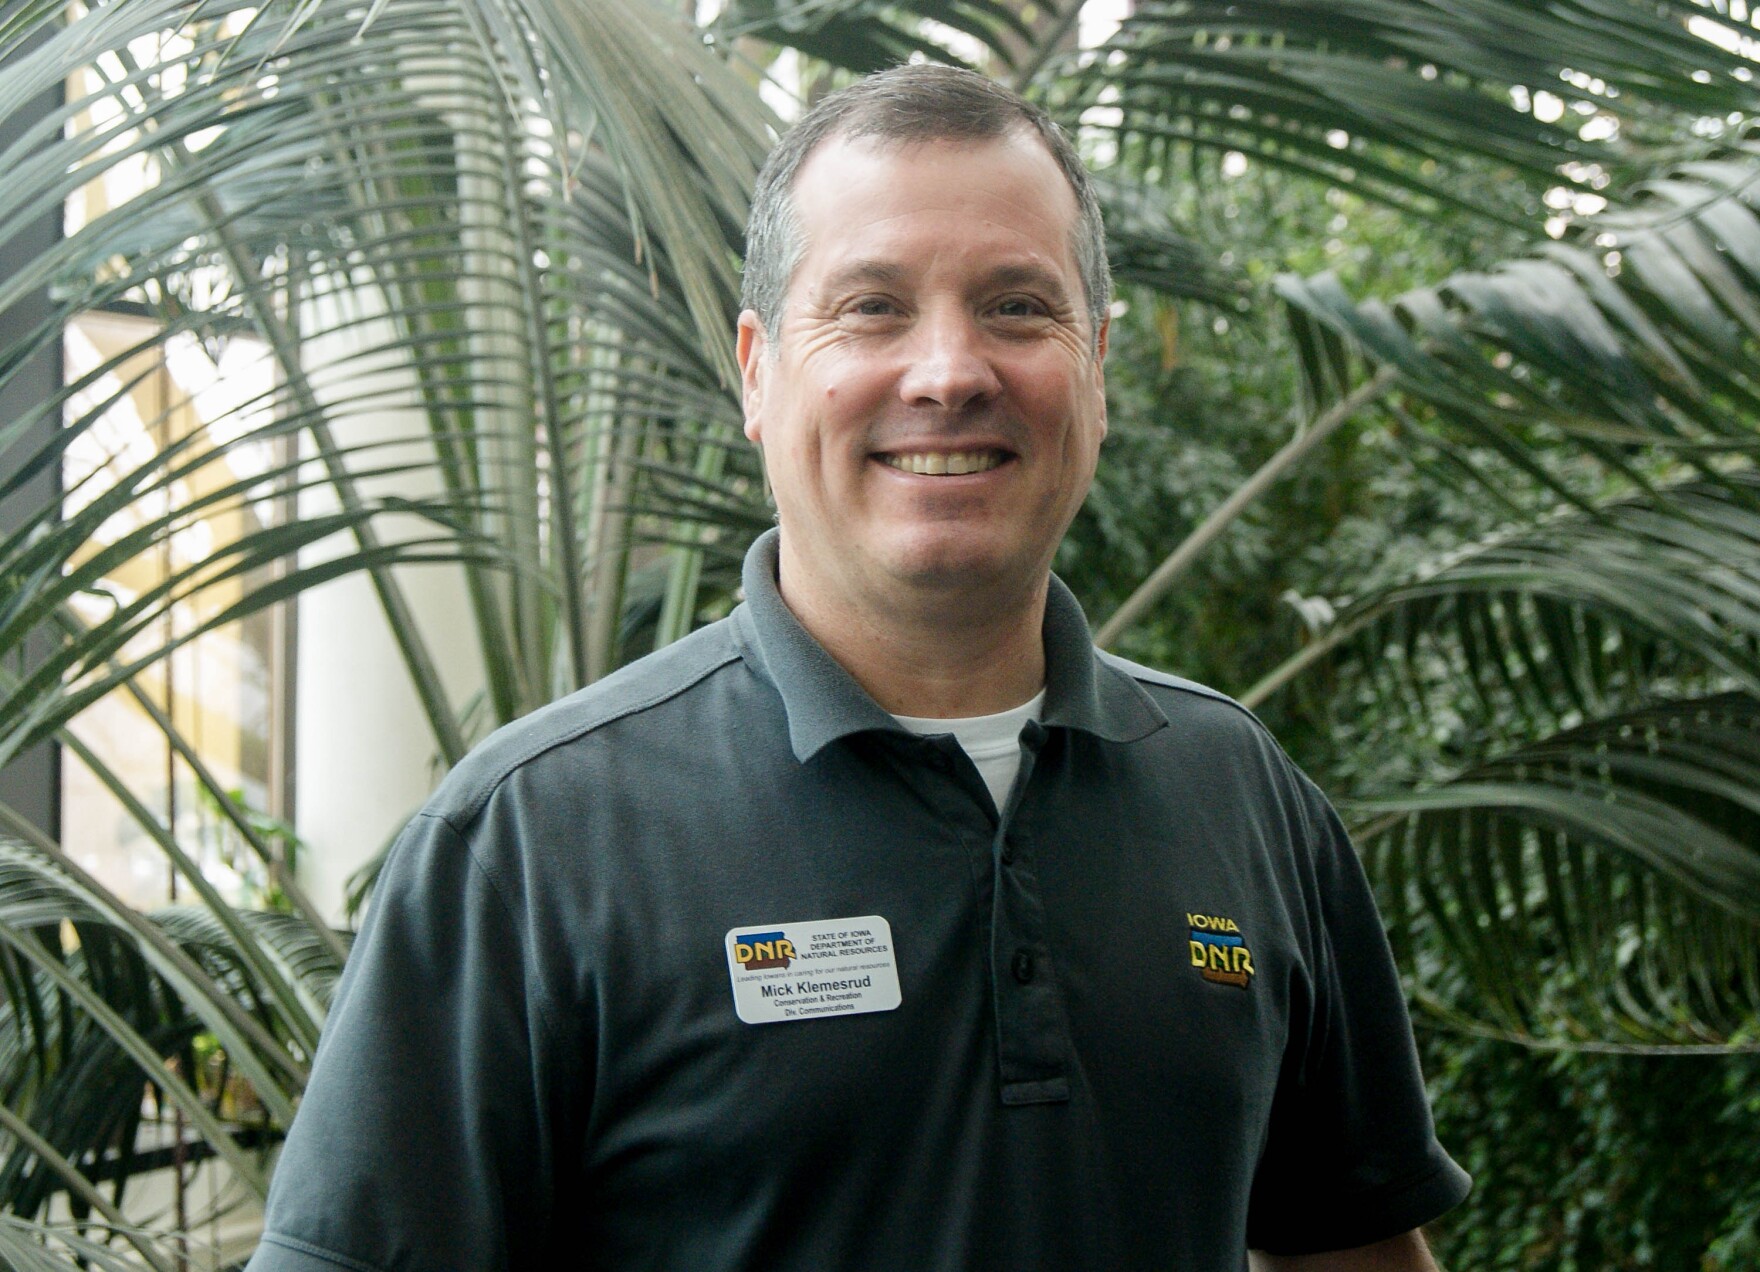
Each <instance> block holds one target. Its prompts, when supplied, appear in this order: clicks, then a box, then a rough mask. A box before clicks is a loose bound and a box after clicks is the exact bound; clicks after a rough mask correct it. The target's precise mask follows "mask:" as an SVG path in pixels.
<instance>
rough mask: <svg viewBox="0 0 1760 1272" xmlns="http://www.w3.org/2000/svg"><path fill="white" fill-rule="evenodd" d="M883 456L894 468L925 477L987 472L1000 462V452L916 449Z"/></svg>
mask: <svg viewBox="0 0 1760 1272" xmlns="http://www.w3.org/2000/svg"><path fill="white" fill-rule="evenodd" d="M883 458H884V459H885V460H886V462H887V463H888V464H891V465H892V466H893V467H894V468H897V469H900V470H902V471H904V472H907V473H916V474H918V475H920V476H927V477H941V476H948V477H958V476H962V475H964V474H966V473H982V472H988V471H989V470H990V469H992V468H994V467H996V465H998V464H1000V463H1001V462H1002V452H1001V451H994V450H983V451H916V452H913V453H911V454H909V455H886V456H883Z"/></svg>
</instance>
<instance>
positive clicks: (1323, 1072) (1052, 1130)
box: [251, 67, 1467, 1272]
mask: <svg viewBox="0 0 1760 1272" xmlns="http://www.w3.org/2000/svg"><path fill="white" fill-rule="evenodd" d="M1102 244H1103V240H1102V238H1101V230H1100V223H1099V214H1098V211H1097V209H1096V208H1095V205H1094V202H1093V196H1092V194H1091V193H1090V192H1089V189H1088V185H1087V178H1086V176H1085V175H1084V173H1083V171H1082V168H1081V165H1080V163H1079V161H1078V160H1077V159H1076V157H1075V155H1074V154H1073V152H1072V151H1071V150H1070V148H1069V145H1068V143H1067V141H1066V140H1065V139H1064V138H1063V136H1062V135H1061V134H1060V133H1059V132H1057V130H1056V129H1055V127H1054V126H1053V125H1051V124H1050V123H1049V121H1048V120H1046V119H1045V118H1044V116H1043V115H1042V114H1040V113H1039V112H1038V111H1037V110H1035V109H1034V108H1032V107H1031V106H1029V105H1027V104H1026V103H1024V102H1023V101H1021V100H1020V99H1019V98H1017V97H1015V96H1014V95H1013V94H1011V93H1008V92H1007V91H1006V90H1003V89H1000V88H998V87H996V86H994V85H991V84H989V83H988V82H986V81H984V80H983V79H981V78H980V77H978V76H975V75H971V74H967V73H964V72H958V71H951V70H946V69H942V68H933V67H905V68H900V69H898V70H895V71H892V72H888V73H886V74H883V75H880V76H876V77H873V78H870V79H868V80H865V81H863V82H862V83H860V84H858V85H857V86H855V87H854V88H852V89H849V90H846V91H845V92H844V93H841V94H838V95H836V96H833V97H831V98H828V99H827V100H826V101H825V102H824V103H823V104H821V105H820V106H819V107H817V108H816V109H815V110H814V111H813V112H812V113H811V114H810V115H809V116H808V117H807V118H806V119H805V120H803V121H802V123H801V124H800V125H799V127H798V128H797V129H796V130H795V131H793V132H792V133H790V135H789V136H788V137H787V138H786V139H785V140H784V141H783V143H782V144H781V146H779V147H778V149H777V151H776V153H775V155H773V156H772V158H771V160H770V163H769V164H768V165H767V167H766V170H765V174H764V176H763V177H762V178H761V179H760V182H759V190H758V194H757V197H756V200H755V205H754V210H753V217H752V228H751V233H750V237H749V251H748V261H747V280H746V292H747V300H748V304H749V308H747V310H746V311H745V312H744V313H743V314H742V315H741V317H740V322H739V362H740V366H741V368H742V370H743V373H744V380H743V393H744V402H745V412H746V431H747V435H748V436H749V437H750V438H751V439H752V440H753V441H754V442H756V443H758V444H759V445H760V446H762V447H763V451H764V456H765V462H766V464H767V467H768V471H769V474H770V479H771V482H772V484H773V487H774V490H775V495H776V503H777V508H778V519H779V523H780V532H779V533H778V532H777V531H772V532H771V533H769V534H767V535H766V536H764V537H763V538H762V539H760V540H759V541H758V543H757V544H756V545H755V546H754V548H753V549H752V551H751V554H750V555H749V557H748V559H747V563H746V572H745V589H746V602H745V604H744V605H743V606H742V607H741V608H740V609H739V610H738V611H737V612H736V613H735V615H734V616H733V617H732V618H730V619H728V620H727V621H725V622H723V623H719V624H716V625H715V626H713V627H711V628H708V629H706V630H704V631H702V632H699V633H697V634H696V635H694V636H692V637H691V638H689V639H687V640H685V641H682V642H680V643H679V644H677V645H675V646H673V647H671V648H670V649H668V650H666V651H664V652H662V653H660V654H657V655H655V656H653V657H651V658H648V659H645V660H643V661H642V662H641V663H638V664H636V665H635V666H633V667H630V668H628V669H626V670H624V671H623V672H620V673H619V674H617V675H615V676H613V677H610V678H609V679H607V680H606V681H604V682H602V683H600V684H599V685H596V686H594V687H592V688H590V689H588V690H586V691H584V692H582V693H579V694H576V695H574V696H573V697H571V698H569V699H566V700H565V701H563V702H561V703H558V704H556V705H555V706H553V707H551V708H549V709H547V710H545V711H542V712H539V713H537V714H536V715H534V716H533V717H531V718H529V719H527V720H525V721H521V722H520V723H518V724H516V725H514V726H512V727H510V728H508V729H506V730H503V731H502V732H501V733H499V734H498V735H497V736H496V737H495V738H494V739H493V740H491V741H490V742H489V743H487V744H486V745H485V746H483V747H482V748H480V749H479V750H478V751H477V752H475V753H474V754H473V755H472V756H471V757H470V758H468V759H467V760H466V761H465V762H464V763H463V764H462V765H460V766H459V768H458V770H457V771H455V772H454V773H453V774H452V776H451V777H450V778H449V779H448V780H447V782H446V783H445V785H444V786H443V787H442V788H441V790H440V792H439V793H438V794H437V795H436V796H435V797H434V800H433V801H432V803H431V804H430V805H429V807H428V808H427V809H426V810H425V811H424V812H423V813H422V814H421V815H419V816H418V817H417V818H416V819H415V822H414V823H413V824H412V825H411V827H410V828H409V830H408V831H407V832H406V833H405V835H404V837H403V838H402V840H401V841H400V843H399V845H398V847H397V849H396V850H395V852H394V854H393V856H392V858H391V859H390V861H389V863H388V865H387V868H386V872H385V874H384V876H383V878H382V880H381V882H380V884H379V889H378V893H377V897H376V900H375V902H374V908H373V913H372V916H371V918H370V919H369V921H368V924H367V927H366V930H365V931H364V932H363V933H362V936H361V941H360V946H359V948H358V949H357V951H356V954H355V957H354V959H353V960H352V961H351V964H350V967H349V970H348V974H347V976H346V977H345V980H344V983H343V985H342V987H341V989H340V991H339V993H338V997H337V1002H336V1005H335V1008H334V1010H333V1012H332V1015H331V1019H330V1022H329V1025H328V1028H327V1031H326V1034H325V1041H324V1046H323V1048H322V1050H321V1051H320V1053H319V1057H318V1063H317V1068H316V1071H315V1073H314V1075H313V1081H312V1085H311V1088H310V1091H309V1092H308V1094H307V1096H306V1098H305V1103H304V1106H303V1107H302V1109H301V1112H300V1116H299V1119H298V1120H297V1122H296V1123H295V1125H294V1127H293V1131H292V1135H291V1137H290V1139H289V1140H288V1143H287V1146H286V1150H285V1152H284V1155H283V1157H282V1160H281V1164H280V1168H279V1171H278V1173H277V1177H276V1191H275V1195H274V1197H273V1198H272V1202H271V1206H270V1210H269V1215H268V1223H267V1229H268V1230H267V1233H266V1235H265V1238H264V1245H263V1247H262V1249H261V1250H260V1251H259V1253H258V1255H257V1257H256V1259H255V1260H253V1262H252V1264H251V1267H252V1268H253V1269H256V1270H257V1272H333V1270H334V1269H339V1268H347V1269H355V1270H357V1272H375V1270H378V1272H392V1269H399V1270H401V1269H442V1268H459V1269H490V1268H540V1267H541V1268H550V1267H582V1266H585V1267H594V1268H606V1269H636V1268H641V1269H648V1268H656V1269H689V1270H691V1272H697V1270H701V1269H707V1270H710V1272H717V1270H720V1269H747V1268H751V1269H764V1270H765V1272H785V1270H798V1272H834V1270H837V1269H852V1270H856V1269H861V1270H873V1272H913V1270H919V1269H920V1270H932V1269H967V1268H971V1269H980V1268H982V1269H1007V1270H1008V1272H1031V1270H1035V1269H1054V1268H1055V1269H1064V1268H1069V1267H1088V1268H1098V1269H1108V1270H1111V1269H1145V1270H1147V1269H1175V1270H1179V1272H1239V1270H1240V1269H1242V1268H1244V1267H1245V1266H1246V1265H1247V1261H1248V1255H1247V1250H1248V1247H1249V1245H1251V1246H1254V1247H1257V1248H1260V1249H1262V1250H1263V1251H1265V1252H1266V1253H1265V1254H1264V1255H1263V1256H1255V1263H1256V1265H1257V1266H1260V1267H1265V1268H1273V1269H1305V1270H1308V1272H1317V1270H1332V1269H1398V1270H1402V1272H1410V1270H1414V1269H1425V1268H1431V1267H1433V1264H1432V1263H1431V1262H1430V1260H1429V1257H1428V1255H1427V1254H1426V1253H1425V1252H1424V1247H1423V1243H1422V1241H1421V1239H1420V1238H1419V1237H1418V1236H1417V1235H1416V1232H1415V1229H1416V1228H1417V1227H1418V1225H1420V1224H1422V1223H1424V1222H1427V1221H1428V1220H1430V1219H1431V1218H1433V1217H1434V1216H1435V1215H1437V1214H1439V1213H1440V1212H1442V1211H1443V1210H1445V1209H1447V1208H1448V1207H1449V1206H1452V1205H1453V1204H1455V1203H1456V1202H1457V1201H1459V1200H1460V1198H1461V1197H1462V1196H1463V1195H1464V1193H1465V1191H1466V1187H1467V1181H1466V1177H1465V1175H1464V1174H1462V1173H1461V1171H1460V1170H1459V1168H1458V1167H1456V1166H1455V1165H1454V1163H1452V1162H1451V1161H1450V1160H1449V1159H1448V1157H1447V1156H1446V1155H1445V1154H1444V1153H1443V1151H1442V1150H1441V1148H1440V1147H1438V1145H1437V1144H1436V1142H1435V1139H1434V1137H1433V1134H1432V1131H1431V1124H1430V1119H1429V1115H1428V1112H1427V1110H1426V1108H1425V1104H1424V1097H1423V1090H1422V1087H1421V1085H1420V1083H1419V1079H1418V1073H1417V1067H1416V1062H1415V1059H1414V1053H1413V1048H1412V1043H1411V1035H1410V1030H1409V1026H1408V1024H1407V1021H1406V1017H1405V1012H1404V1006H1403V1001H1402V999H1401V995H1400V990H1399V986H1398V982H1397V980H1396V978H1395V976H1394V973H1393V970H1392V968H1391V966H1390V963H1389V959H1388V954H1387V947H1386V943H1385V940H1384V939H1383V936H1382V933H1381V930H1380V927H1379V923H1378V920H1377V919H1376V916H1375V913H1374V910H1373V907H1372V905H1371V902H1370V900H1369V897H1368V894H1367V890H1366V888H1365V885H1364V881H1363V877H1362V874H1361V871H1360V869H1359V868H1358V865H1357V863H1356V859H1355V856H1354V854H1353V852H1352V850H1351V848H1350V846H1349V844H1348V843H1347V842H1346V840H1345V837H1344V834H1343V831H1342V830H1341V828H1340V827H1339V824H1338V821H1337V818H1336V817H1335V816H1334V815H1333V813H1332V812H1331V810H1330V809H1329V808H1328V807H1327V805H1326V803H1325V801H1324V800H1323V799H1322V798H1321V797H1320V795H1319V794H1318V793H1317V792H1316V791H1315V790H1314V788H1313V787H1312V786H1311V785H1310V784H1309V783H1308V782H1307V781H1306V780H1305V779H1304V778H1303V777H1302V776H1301V775H1300V774H1299V773H1298V772H1297V771H1296V770H1295V769H1294V767H1293V766H1292V765H1291V764H1290V762H1289V761H1288V760H1287V758H1286V757H1285V756H1284V755H1283V753H1282V752H1281V751H1280V750H1278V748H1277V746H1276V744H1275V743H1274V742H1272V741H1271V739H1270V738H1269V737H1267V736H1266V735H1265V733H1264V732H1263V730H1262V729H1261V728H1260V727H1259V726H1258V724H1257V723H1256V722H1255V721H1254V720H1253V719H1252V718H1251V717H1250V716H1249V715H1248V714H1247V713H1245V712H1244V711H1242V710H1241V709H1240V708H1238V707H1236V706H1234V705H1233V704H1232V703H1230V702H1228V701H1227V700H1226V699H1223V698H1222V697H1220V696H1219V695H1216V694H1213V693H1211V692H1210V691H1208V690H1205V689H1202V688H1200V687H1198V686H1195V685H1191V684H1188V683H1186V682H1183V681H1180V680H1177V679H1174V678H1172V677H1168V676H1163V675H1160V674H1159V673H1156V672H1152V671H1148V670H1146V669H1143V668H1140V667H1136V666H1133V665H1131V664H1129V663H1125V662H1123V661H1121V660H1118V659H1114V658H1110V657H1106V656H1101V655H1098V654H1097V653H1096V652H1095V650H1094V648H1093V646H1092V644H1091V642H1090V640H1089V638H1088V632H1087V627H1086V623H1085V621H1084V619H1083V617H1082V614H1081V612H1080V610H1079V609H1078V608H1077V606H1076V604H1075V601H1074V600H1073V598H1072V597H1071V596H1070V595H1069V593H1068V592H1067V591H1066V590H1065V589H1064V588H1063V587H1062V585H1061V584H1059V583H1057V582H1056V581H1055V580H1053V579H1052V578H1051V576H1050V564H1051V559H1052V554H1053V552H1054V550H1055V549H1056V546H1057V543H1058V541H1059V539H1060V538H1061V537H1062V535H1063V533H1064V531H1065V529H1066V528H1067V527H1068V525H1069V522H1070V519H1071V518H1072V517H1073V516H1074V514H1075V511H1076V508H1077V507H1078V505H1079V504H1080V503H1081V500H1082V498H1083V496H1084V494H1085V493H1086V491H1087V489H1088V485H1089V482H1090V479H1091V478H1092V476H1093V472H1094V465H1095V461H1096V457H1097V454H1098V450H1099V445H1100V441H1101V438H1102V437H1103V436H1104V434H1105V431H1106V409H1105V401H1104V396H1103V387H1104V385H1103V373H1102V359H1103V357H1104V354H1105V350H1106V321H1107V311H1108V309H1107V307H1108V289H1109V285H1108V281H1107V274H1106V267H1105V258H1104V255H1103V251H1102Z"/></svg>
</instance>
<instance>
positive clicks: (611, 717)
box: [425, 619, 741, 826]
mask: <svg viewBox="0 0 1760 1272" xmlns="http://www.w3.org/2000/svg"><path fill="white" fill-rule="evenodd" d="M740 659H741V651H740V645H739V642H738V640H737V639H736V637H735V635H734V630H733V623H732V621H731V620H729V619H723V620H721V621H720V622H717V623H711V624H710V625H709V626H707V627H704V628H701V629H699V630H697V631H695V632H692V633H691V634H690V635H689V636H686V637H685V638H684V639H682V640H679V641H677V642H675V643H673V644H671V645H668V646H667V647H666V648H664V649H660V650H656V651H655V652H654V653H651V654H649V655H647V656H646V657H643V658H640V659H637V660H636V661H635V662H633V663H630V664H628V665H627V666H624V667H620V668H619V669H618V670H616V671H614V672H612V673H611V674H610V675H608V676H606V677H605V678H604V679H602V680H597V681H594V682H593V683H592V684H590V685H588V686H586V687H585V688H584V689H577V690H576V691H575V692H573V693H571V694H568V695H567V696H566V697H562V698H558V699H557V700H556V701H555V702H552V703H550V704H549V705H547V706H544V707H540V708H539V709H538V710H536V711H533V712H531V713H530V714H529V715H525V716H522V717H520V718H519V719H518V720H515V721H513V722H511V723H509V724H506V725H503V726H502V727H501V728H499V729H497V730H496V731H495V732H494V733H492V734H490V735H489V736H488V737H487V738H485V739H483V741H482V742H480V743H478V744H477V746H475V747H474V748H472V750H471V752H470V754H469V755H467V756H465V758H464V759H462V760H460V761H459V762H458V764H457V765H456V766H455V767H454V768H453V769H452V771H451V772H450V773H448V774H447V775H446V779H445V780H444V781H443V782H442V783H441V784H440V787H439V789H437V790H436V791H435V792H434V794H433V796H432V797H431V798H430V800H429V801H428V805H427V808H426V809H425V811H426V812H428V813H430V814H434V815H437V816H441V817H444V818H445V819H446V820H447V821H449V822H451V823H452V824H453V825H454V826H463V825H464V824H465V823H467V822H469V821H470V820H471V819H472V818H474V817H475V816H476V815H477V813H478V812H480V811H481V809H482V807H483V805H484V803H486V802H487V801H488V799H489V797H490V796H491V795H492V794H493V793H494V792H495V789H496V788H497V787H498V786H500V785H501V784H502V783H503V782H505V781H506V780H507V779H508V778H509V777H510V776H511V775H512V774H514V773H515V772H517V771H518V770H520V769H522V768H524V767H526V766H528V765H531V764H533V763H534V762H536V761H538V760H539V759H540V758H541V757H543V756H546V755H549V754H551V753H552V752H554V751H556V750H557V749H558V748H562V747H567V746H571V745H575V744H578V743H581V742H583V741H585V740H588V739H590V738H591V737H592V735H593V734H595V733H596V732H598V731H599V730H601V729H604V728H606V727H607V726H609V725H612V724H615V723H617V722H618V721H621V720H628V719H630V718H631V717H639V716H641V715H642V714H643V713H645V712H649V711H653V710H655V709H656V708H659V707H661V706H663V705H664V704H666V703H668V702H671V701H674V700H676V699H678V698H680V697H682V696H685V695H688V694H689V693H690V692H691V691H692V690H693V689H696V688H697V687H698V686H700V685H702V684H703V683H704V682H705V681H708V680H710V679H711V678H712V677H714V676H715V674H716V673H717V672H720V671H722V670H723V669H724V668H727V667H729V666H731V665H732V664H735V663H738V662H739V661H740Z"/></svg>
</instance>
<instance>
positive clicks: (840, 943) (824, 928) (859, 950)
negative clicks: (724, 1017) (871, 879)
mask: <svg viewBox="0 0 1760 1272" xmlns="http://www.w3.org/2000/svg"><path fill="white" fill-rule="evenodd" d="M727 974H728V976H729V977H731V978H732V980H733V1008H734V1010H735V1011H736V1012H738V1013H739V1018H740V1019H741V1020H743V1021H745V1022H746V1023H747V1024H748V1025H767V1024H770V1023H771V1022H773V1021H777V1020H812V1019H814V1018H816V1017H819V1016H855V1015H860V1014H861V1013H862V1012H866V1011H891V1010H892V1009H893V1008H894V1007H897V1006H898V1004H899V1002H900V1001H901V1000H900V997H899V992H898V960H897V959H896V958H894V957H893V953H892V925H891V924H890V923H888V922H887V921H886V920H885V919H883V918H881V917H880V916H879V915H878V914H870V915H866V916H864V917H862V918H859V919H822V920H820V921H819V922H817V923H768V924H757V925H752V926H748V927H737V928H734V929H733V930H732V931H731V932H729V933H728V934H727Z"/></svg>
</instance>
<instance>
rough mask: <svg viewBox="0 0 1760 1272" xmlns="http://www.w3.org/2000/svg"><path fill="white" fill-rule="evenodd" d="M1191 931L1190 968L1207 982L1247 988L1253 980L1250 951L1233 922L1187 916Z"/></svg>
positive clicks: (1221, 917)
mask: <svg viewBox="0 0 1760 1272" xmlns="http://www.w3.org/2000/svg"><path fill="white" fill-rule="evenodd" d="M1186 923H1187V924H1188V925H1190V927H1191V931H1192V940H1191V946H1192V966H1193V967H1195V968H1197V969H1198V973H1199V975H1201V976H1202V977H1203V978H1204V979H1205V980H1207V981H1214V982H1215V983H1217V984H1218V985H1234V986H1236V987H1238V988H1240V989H1245V988H1246V987H1247V982H1248V981H1250V980H1252V979H1253V951H1252V950H1250V949H1248V948H1247V942H1246V939H1245V938H1244V937H1242V936H1241V930H1240V927H1239V926H1238V925H1237V924H1236V923H1235V921H1234V920H1233V919H1230V918H1225V917H1224V916H1222V915H1220V914H1188V915H1186Z"/></svg>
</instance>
